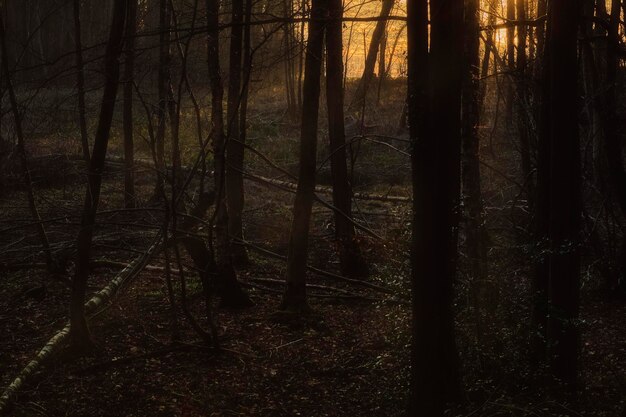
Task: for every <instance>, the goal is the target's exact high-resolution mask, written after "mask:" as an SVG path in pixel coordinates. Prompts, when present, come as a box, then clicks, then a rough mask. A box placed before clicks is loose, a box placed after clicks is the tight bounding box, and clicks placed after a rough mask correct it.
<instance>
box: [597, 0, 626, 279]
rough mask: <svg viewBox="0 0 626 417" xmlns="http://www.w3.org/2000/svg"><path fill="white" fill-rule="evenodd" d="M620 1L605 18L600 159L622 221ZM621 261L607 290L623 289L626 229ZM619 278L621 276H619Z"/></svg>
mask: <svg viewBox="0 0 626 417" xmlns="http://www.w3.org/2000/svg"><path fill="white" fill-rule="evenodd" d="M621 3H622V2H621V0H612V2H611V14H610V17H609V31H608V45H607V54H606V88H605V90H604V91H605V93H604V109H603V111H602V114H604V117H605V122H604V125H605V129H604V130H605V132H604V135H603V139H604V155H606V161H607V164H606V166H607V168H608V169H607V172H608V180H609V181H608V182H609V185H610V187H611V192H612V193H613V194H614V198H615V200H616V201H617V203H618V205H619V207H620V210H621V212H622V215H623V216H625V217H626V171H625V170H624V157H623V155H624V149H623V140H622V136H621V135H620V133H619V128H620V116H619V115H618V111H617V108H618V99H617V98H618V94H617V92H618V89H617V74H618V68H619V58H618V52H619V48H620V34H619V25H620V13H621V10H622V7H621V6H622V4H621ZM622 232H623V233H622V234H623V242H622V247H623V251H622V255H623V257H622V261H621V265H620V269H621V271H619V273H618V274H615V277H614V279H613V282H612V283H611V287H613V289H616V288H618V287H620V286H622V287H624V288H626V256H624V255H626V228H623V230H622ZM620 275H621V276H620Z"/></svg>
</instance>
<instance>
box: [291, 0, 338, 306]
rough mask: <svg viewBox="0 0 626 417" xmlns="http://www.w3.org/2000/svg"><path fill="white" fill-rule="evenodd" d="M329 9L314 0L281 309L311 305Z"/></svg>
mask: <svg viewBox="0 0 626 417" xmlns="http://www.w3.org/2000/svg"><path fill="white" fill-rule="evenodd" d="M327 13H328V3H327V0H312V4H311V22H310V23H309V35H308V42H307V47H306V58H305V64H304V65H305V68H304V83H303V87H302V88H303V95H302V100H303V101H302V125H301V128H300V172H299V177H298V188H297V191H296V198H295V202H294V205H293V220H292V222H291V232H290V237H289V249H288V255H287V258H288V259H287V274H286V281H287V289H286V291H285V294H284V295H283V300H282V303H281V306H280V308H281V310H289V311H295V312H306V311H308V309H309V307H308V304H307V300H306V263H307V257H308V245H309V226H310V220H311V209H312V207H313V198H314V192H315V171H316V153H317V122H318V116H319V114H318V113H319V97H320V76H321V71H322V54H323V49H324V28H325V25H326V17H327Z"/></svg>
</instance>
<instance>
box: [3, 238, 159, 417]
mask: <svg viewBox="0 0 626 417" xmlns="http://www.w3.org/2000/svg"><path fill="white" fill-rule="evenodd" d="M161 236H162V235H161V233H159V234H158V235H157V237H156V238H155V239H154V242H153V243H152V245H151V246H150V248H148V250H147V251H146V252H145V253H144V254H143V255H141V256H138V257H137V258H136V259H135V260H133V261H132V262H131V263H129V264H128V266H126V268H124V269H123V270H122V271H121V272H120V273H119V274H117V275H116V276H115V278H113V280H111V282H109V284H108V285H107V286H106V287H104V288H103V289H101V290H100V291H98V292H97V293H96V294H95V295H94V296H93V297H91V299H90V300H89V301H87V303H85V311H86V313H87V314H88V315H91V314H92V313H95V312H96V311H97V310H98V309H99V308H100V307H101V306H103V305H104V304H106V303H107V302H109V301H111V300H112V299H113V297H114V296H115V295H116V294H117V293H118V291H119V289H120V288H121V287H123V286H124V285H125V284H127V283H128V281H129V280H131V279H132V278H134V277H136V276H137V275H138V274H139V272H141V270H142V269H143V267H144V266H145V265H146V263H147V262H148V260H149V259H150V257H151V256H152V254H153V253H154V251H155V250H156V248H157V247H158V246H159V243H160V242H161ZM100 311H101V309H100ZM69 334H70V324H69V323H68V324H67V325H66V326H65V327H64V328H63V329H61V330H60V331H58V332H57V333H56V334H55V335H54V336H53V337H52V338H51V339H50V340H48V343H46V344H45V346H44V347H43V348H42V349H41V350H40V351H39V353H37V355H35V357H34V358H33V359H32V360H31V361H30V362H29V363H28V365H26V366H25V367H24V369H22V371H21V372H20V373H19V374H18V375H17V376H16V377H15V379H14V380H13V382H11V384H10V385H9V386H8V387H7V388H6V389H5V390H4V393H3V394H2V397H0V416H2V415H5V413H6V412H7V408H8V406H9V405H10V403H11V401H12V400H13V399H14V398H15V396H16V395H17V392H18V391H19V389H20V388H21V387H22V386H23V385H24V383H25V381H26V380H27V379H28V377H29V376H31V375H32V374H33V372H35V371H36V370H37V369H38V368H39V367H41V365H42V364H43V363H44V362H45V361H46V360H47V359H49V358H50V357H51V356H52V355H53V354H54V353H55V352H56V351H57V350H58V349H59V347H60V346H61V345H62V344H63V342H65V341H66V340H67V338H68V337H69Z"/></svg>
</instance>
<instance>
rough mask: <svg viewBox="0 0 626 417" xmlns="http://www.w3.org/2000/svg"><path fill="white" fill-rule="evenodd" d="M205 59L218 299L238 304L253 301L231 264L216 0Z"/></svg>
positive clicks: (209, 2) (210, 9) (209, 6)
mask: <svg viewBox="0 0 626 417" xmlns="http://www.w3.org/2000/svg"><path fill="white" fill-rule="evenodd" d="M206 13H207V26H208V30H207V62H208V66H209V78H210V83H211V123H212V124H213V129H212V136H213V158H214V169H215V175H214V179H215V264H216V269H217V285H218V291H219V293H220V296H221V303H222V305H223V306H225V307H233V308H241V307H248V306H250V305H252V301H251V300H250V298H249V297H248V295H247V294H246V293H245V292H244V291H243V289H242V288H241V286H240V285H239V282H238V281H237V274H236V273H235V268H234V267H233V261H232V256H231V254H232V251H231V243H230V237H229V234H228V207H227V205H226V190H225V185H226V184H225V173H226V157H225V152H226V138H225V134H224V110H223V105H222V101H223V99H224V87H223V84H222V76H221V74H220V61H219V0H206Z"/></svg>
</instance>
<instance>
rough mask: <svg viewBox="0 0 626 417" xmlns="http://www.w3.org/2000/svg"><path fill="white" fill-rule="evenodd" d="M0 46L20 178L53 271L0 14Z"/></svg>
mask: <svg viewBox="0 0 626 417" xmlns="http://www.w3.org/2000/svg"><path fill="white" fill-rule="evenodd" d="M0 48H2V51H0V52H1V58H2V74H3V76H4V77H3V78H4V82H5V85H6V89H7V92H8V93H9V104H10V105H11V113H12V114H13V119H14V123H15V136H16V137H17V153H18V156H19V159H20V165H21V169H22V179H23V181H24V186H25V187H26V195H27V196H28V208H29V210H30V213H31V217H32V219H33V222H34V223H35V228H36V230H37V234H38V235H39V240H40V241H41V246H42V248H43V252H44V257H45V259H46V266H47V268H48V271H49V272H54V271H53V270H54V262H53V260H52V251H51V250H50V243H49V241H48V235H47V234H46V230H45V228H44V226H43V223H42V221H41V216H40V215H39V210H38V208H37V202H36V201H35V192H34V190H33V182H32V179H31V176H30V169H29V167H28V158H27V156H26V147H25V144H24V131H23V128H22V116H21V115H20V111H19V108H18V104H17V97H16V95H15V90H14V88H13V81H12V80H11V72H10V70H9V54H8V51H7V40H6V32H5V30H4V19H3V18H2V16H0Z"/></svg>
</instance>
